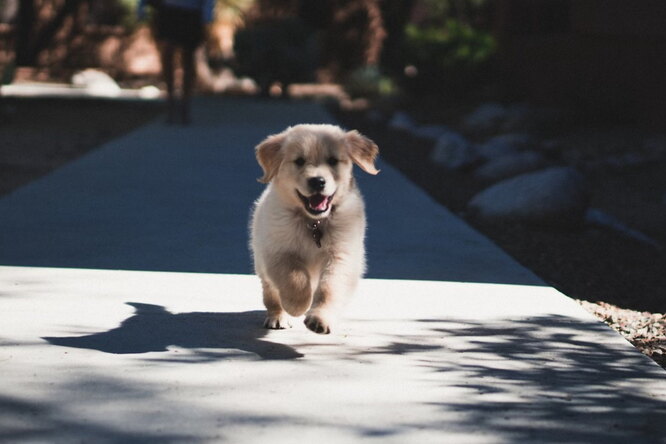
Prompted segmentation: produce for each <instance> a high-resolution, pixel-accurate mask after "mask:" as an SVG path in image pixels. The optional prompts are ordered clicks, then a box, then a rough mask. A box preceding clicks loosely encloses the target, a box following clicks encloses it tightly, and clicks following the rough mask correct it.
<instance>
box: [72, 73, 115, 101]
mask: <svg viewBox="0 0 666 444" xmlns="http://www.w3.org/2000/svg"><path fill="white" fill-rule="evenodd" d="M72 84H73V85H74V86H76V87H78V88H84V89H85V90H86V92H87V93H88V94H90V95H94V96H103V97H116V96H118V95H120V86H118V84H117V83H116V81H115V80H113V79H112V78H111V76H109V75H108V74H107V73H105V72H102V71H99V70H96V69H86V70H83V71H80V72H77V73H76V74H74V75H73V76H72Z"/></svg>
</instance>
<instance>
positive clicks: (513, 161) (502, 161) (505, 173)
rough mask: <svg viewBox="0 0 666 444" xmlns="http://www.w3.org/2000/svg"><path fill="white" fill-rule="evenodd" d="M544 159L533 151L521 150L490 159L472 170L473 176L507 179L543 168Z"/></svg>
mask: <svg viewBox="0 0 666 444" xmlns="http://www.w3.org/2000/svg"><path fill="white" fill-rule="evenodd" d="M546 163H547V162H546V159H545V158H544V157H543V156H542V155H541V154H539V153H536V152H534V151H523V152H519V153H514V154H509V155H506V156H502V157H498V158H496V159H492V160H490V161H488V162H486V163H485V164H483V165H481V166H480V167H479V168H477V169H476V171H475V172H474V177H476V178H477V179H479V180H484V181H493V182H495V181H498V180H502V179H508V178H509V177H513V176H517V175H519V174H523V173H528V172H530V171H535V170H538V169H540V168H543V167H544V166H545V165H546Z"/></svg>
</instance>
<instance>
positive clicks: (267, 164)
mask: <svg viewBox="0 0 666 444" xmlns="http://www.w3.org/2000/svg"><path fill="white" fill-rule="evenodd" d="M286 137H287V136H286V134H285V133H280V134H273V135H272V136H268V137H267V138H266V139H265V140H264V141H263V142H261V143H260V144H259V145H257V147H256V148H255V149H254V152H255V155H256V156H257V162H259V165H261V168H262V169H263V170H264V175H263V177H260V178H259V179H257V180H258V181H259V182H261V183H268V182H270V181H271V180H272V179H273V177H275V174H276V173H277V170H278V168H279V167H280V163H281V162H282V151H281V148H282V144H283V143H284V140H285V139H286Z"/></svg>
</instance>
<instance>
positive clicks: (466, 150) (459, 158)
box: [430, 131, 479, 170]
mask: <svg viewBox="0 0 666 444" xmlns="http://www.w3.org/2000/svg"><path fill="white" fill-rule="evenodd" d="M478 159H479V156H478V154H477V153H476V150H475V149H474V147H473V146H472V145H471V144H470V143H469V142H468V141H467V139H465V137H463V136H462V135H460V134H458V133H456V132H454V131H451V132H449V133H446V134H443V135H441V136H440V137H439V138H438V139H437V142H435V146H434V147H433V149H432V152H431V153H430V160H431V161H432V162H434V163H436V164H437V165H440V166H442V167H444V168H448V169H450V170H457V169H460V168H464V167H466V166H468V165H471V164H473V163H474V162H476V161H477V160H478Z"/></svg>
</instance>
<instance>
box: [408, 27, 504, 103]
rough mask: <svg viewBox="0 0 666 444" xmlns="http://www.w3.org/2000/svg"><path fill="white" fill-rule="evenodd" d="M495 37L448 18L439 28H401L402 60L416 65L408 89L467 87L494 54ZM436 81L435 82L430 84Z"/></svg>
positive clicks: (486, 66) (478, 76)
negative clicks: (402, 37) (402, 39)
mask: <svg viewBox="0 0 666 444" xmlns="http://www.w3.org/2000/svg"><path fill="white" fill-rule="evenodd" d="M495 48H496V44H495V40H494V39H493V37H492V36H491V35H490V34H489V33H488V32H485V31H481V30H478V29H475V28H473V27H471V26H469V25H466V24H464V23H461V22H460V21H458V20H453V19H449V20H447V22H446V25H445V26H443V27H433V26H428V27H424V28H420V27H418V26H415V25H413V24H410V25H408V26H407V28H406V30H405V47H404V51H403V54H404V63H405V65H411V66H413V67H415V68H416V73H417V74H416V76H415V77H413V78H412V79H406V83H407V86H408V88H410V89H414V88H418V89H423V88H433V87H434V88H436V90H437V89H442V88H444V89H445V90H451V89H452V90H457V89H460V88H470V87H473V86H474V85H475V83H476V82H477V81H478V80H479V79H480V78H481V77H482V76H483V72H484V70H487V68H488V66H489V63H490V62H491V60H492V57H493V55H494V53H495ZM433 83H436V84H437V85H433Z"/></svg>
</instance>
